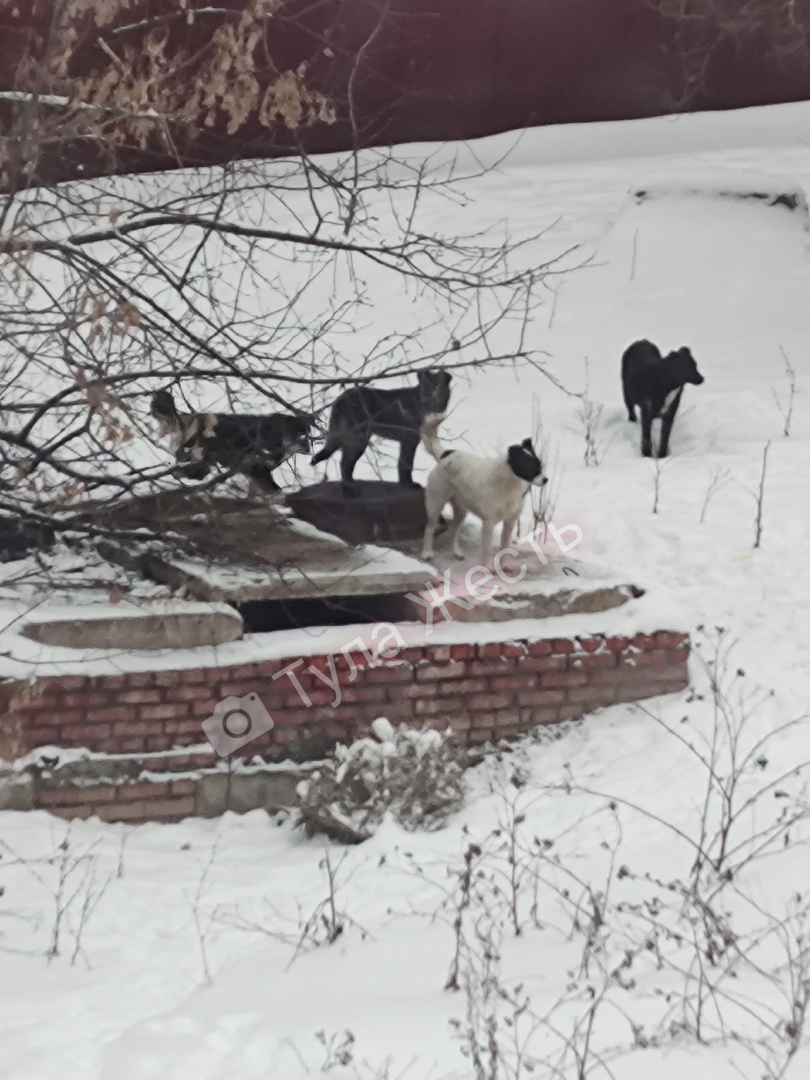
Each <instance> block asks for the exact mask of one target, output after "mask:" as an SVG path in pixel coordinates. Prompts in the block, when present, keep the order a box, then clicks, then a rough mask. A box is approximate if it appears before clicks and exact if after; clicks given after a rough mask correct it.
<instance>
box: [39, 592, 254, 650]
mask: <svg viewBox="0 0 810 1080" xmlns="http://www.w3.org/2000/svg"><path fill="white" fill-rule="evenodd" d="M21 633H22V634H23V635H24V636H25V637H28V638H31V640H32V641H38V642H40V643H41V644H43V645H57V646H65V647H67V648H72V649H99V648H105V649H145V650H154V649H192V648H197V647H199V646H202V645H224V644H225V643H226V642H228V641H238V640H239V639H240V638H241V637H242V633H243V624H242V618H241V616H240V615H239V614H238V612H236V611H234V609H233V608H232V607H230V606H228V605H227V604H199V603H197V604H194V603H185V602H183V601H178V600H168V601H165V600H164V601H151V602H149V603H142V604H131V603H127V602H126V601H122V602H120V603H117V604H111V603H107V604H63V605H53V606H51V605H45V606H43V607H39V608H37V609H36V611H33V612H31V613H30V614H29V615H27V616H25V619H24V622H23V625H22V629H21Z"/></svg>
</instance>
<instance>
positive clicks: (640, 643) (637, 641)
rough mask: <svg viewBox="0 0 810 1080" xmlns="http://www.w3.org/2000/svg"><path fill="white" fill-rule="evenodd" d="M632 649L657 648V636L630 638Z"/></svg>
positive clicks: (647, 635)
mask: <svg viewBox="0 0 810 1080" xmlns="http://www.w3.org/2000/svg"><path fill="white" fill-rule="evenodd" d="M630 647H631V648H633V649H653V648H655V634H634V635H633V637H631V638H630Z"/></svg>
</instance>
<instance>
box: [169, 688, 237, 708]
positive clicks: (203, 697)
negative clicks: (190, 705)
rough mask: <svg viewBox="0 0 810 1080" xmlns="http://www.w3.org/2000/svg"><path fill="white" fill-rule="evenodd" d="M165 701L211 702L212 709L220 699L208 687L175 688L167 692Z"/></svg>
mask: <svg viewBox="0 0 810 1080" xmlns="http://www.w3.org/2000/svg"><path fill="white" fill-rule="evenodd" d="M223 696H224V695H223ZM165 699H166V701H210V702H211V707H212V708H213V706H214V705H215V704H216V702H217V701H219V698H215V697H214V696H213V695H212V693H211V690H210V689H209V688H208V687H207V686H175V687H172V688H171V689H170V690H166V691H165Z"/></svg>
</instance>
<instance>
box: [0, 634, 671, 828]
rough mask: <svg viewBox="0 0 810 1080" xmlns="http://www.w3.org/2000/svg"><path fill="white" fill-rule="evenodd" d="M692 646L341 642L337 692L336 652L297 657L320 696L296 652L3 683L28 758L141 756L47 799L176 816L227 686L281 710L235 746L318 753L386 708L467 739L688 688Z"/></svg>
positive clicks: (16, 752) (505, 734) (4, 738)
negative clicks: (375, 656) (124, 781)
mask: <svg viewBox="0 0 810 1080" xmlns="http://www.w3.org/2000/svg"><path fill="white" fill-rule="evenodd" d="M688 653H689V641H688V636H687V635H684V634H677V633H670V632H666V631H661V632H658V633H656V634H650V635H643V634H639V635H636V636H635V637H632V638H628V637H605V636H601V635H596V636H591V637H582V638H571V639H549V640H544V641H536V642H493V643H488V644H479V645H474V644H469V645H449V646H448V645H443V646H431V645H427V646H424V647H422V648H408V649H405V650H403V651H401V652H400V653H398V654H397V655H396V656H395V657H394V658H393V659H391V660H387V661H385V660H380V661H378V666H370V665H369V662H368V657H364V656H363V655H356V656H352V658H351V660H350V659H347V657H345V656H343V655H339V656H335V657H333V659H332V662H333V663H334V669H333V670H334V671H335V672H336V675H337V680H338V683H337V685H338V686H339V695H338V691H337V689H336V688H335V687H333V686H330V685H327V684H326V682H324V679H322V678H318V676H317V675H316V674H315V671H316V670H319V671H321V672H324V673H325V674H327V675H328V673H329V671H330V661H329V658H328V657H323V656H322V657H310V658H307V659H305V660H303V661H301V662H300V663H299V665H298V666H297V667H296V669H295V674H296V677H297V679H298V682H299V684H300V686H301V688H302V690H303V693H304V694H305V695H306V697H307V698H308V699H309V701H310V702H311V705H310V706H309V707H307V705H306V704H305V703H304V701H303V700H302V697H301V695H300V694H299V692H298V690H297V689H296V687H295V686H294V685H293V683H292V682H291V680H290V678H289V677H288V676H283V675H282V676H280V673H282V672H283V671H284V669H285V668H288V667H289V665H290V663H291V661H289V660H279V661H270V662H265V663H257V664H245V665H241V666H238V667H222V668H199V669H189V670H182V671H168V672H167V671H163V672H144V673H138V674H130V675H120V676H114V677H108V676H104V677H80V676H67V677H62V678H48V679H42V680H40V681H39V682H38V683H36V684H34V685H33V686H29V685H27V684H21V683H16V684H15V683H6V684H3V691H4V695H3V697H4V700H5V702H6V711H5V714H4V716H3V717H2V720H0V757H3V758H6V759H8V758H12V759H13V758H15V757H16V758H19V757H22V756H23V755H25V754H26V753H28V752H29V751H31V750H35V749H36V748H37V747H43V746H49V745H50V746H58V747H66V748H68V747H70V748H85V749H88V750H91V751H95V752H97V753H101V754H104V755H129V756H131V757H132V759H133V761H134V762H136V763H137V766H138V768H137V769H136V770H135V771H134V772H132V774H131V776H130V781H131V782H130V783H129V784H128V785H126V786H124V787H121V786H120V785H118V786H117V787H112V788H111V787H110V786H109V785H104V784H101V785H99V786H98V787H96V788H92V787H83V788H80V789H74V790H70V791H68V790H64V789H62V790H60V791H54V792H47V791H43V792H41V793H40V795H39V797H38V800H37V801H38V805H41V806H46V807H48V808H53V809H54V810H60V809H63V810H64V811H65V812H67V813H69V814H71V816H76V814H80V815H81V816H88V815H89V814H90V813H93V812H99V813H101V816H103V817H106V818H107V819H108V820H135V819H139V818H140V819H144V818H161V819H164V820H165V819H171V818H177V817H183V816H187V815H188V814H189V813H191V812H193V811H192V807H193V784H194V781H193V780H189V779H187V778H185V779H180V780H176V779H172V776H171V774H177V773H183V772H186V773H187V772H188V770H190V769H197V768H205V767H210V766H213V765H215V764H216V763H217V761H218V760H219V759H218V758H217V756H216V755H215V754H214V752H213V751H211V750H208V749H207V748H206V749H200V744H203V743H205V734H204V732H203V730H202V728H201V723H202V721H203V720H204V719H206V718H207V717H208V716H210V715H211V713H212V711H213V709H214V706H215V705H216V703H217V702H218V701H220V700H221V699H222V698H224V697H228V696H236V697H241V696H243V695H245V694H249V693H256V694H258V695H259V697H260V699H261V700H262V702H263V704H264V705H265V707H266V708H267V709H268V710H269V712H270V713H271V715H272V717H273V721H274V727H273V729H272V730H271V731H270V732H268V733H267V734H265V735H262V736H260V737H259V738H258V739H256V740H254V741H253V742H251V743H249V744H247V745H246V746H244V747H243V748H242V749H240V750H238V751H237V752H236V754H235V755H233V756H234V757H242V758H248V759H250V758H255V757H257V756H258V757H261V758H262V759H264V760H265V761H268V762H271V761H281V760H285V759H286V760H294V761H306V760H313V759H317V758H318V757H320V756H322V755H323V754H324V753H325V752H326V751H327V750H328V749H329V748H330V747H331V746H333V745H334V744H335V742H344V743H345V742H350V741H352V740H354V739H357V738H359V737H361V736H363V735H366V734H368V732H369V730H370V725H371V723H372V721H373V720H375V719H377V718H378V717H380V716H385V717H387V718H388V719H389V720H391V721H392V722H394V723H407V724H411V725H422V724H427V725H429V726H433V727H440V728H442V729H446V728H447V727H450V728H451V729H452V730H453V731H454V732H455V733H456V736H457V738H458V739H459V740H460V741H461V742H462V743H463V744H464V745H467V746H473V745H476V744H480V743H484V742H487V741H490V740H494V739H500V738H511V737H514V736H516V735H518V734H520V733H522V732H526V731H528V730H530V729H531V728H533V727H535V726H537V725H540V724H553V723H557V722H560V721H562V720H568V719H574V718H576V717H580V716H582V715H584V714H585V713H587V712H590V711H592V710H593V709H595V708H597V707H599V706H603V705H611V704H614V703H617V702H628V701H635V700H638V699H642V698H647V697H653V696H656V695H658V694H665V693H670V692H674V691H678V690H681V689H683V688H684V687H685V686H686V685H687V683H688V675H687V660H688ZM274 675H275V676H280V677H277V678H276V679H273V676H274ZM184 748H188V750H189V752H188V753H184V752H183V749H184ZM191 748H196V749H194V750H192V749H191ZM141 768H142V769H143V770H144V771H147V772H149V773H150V774H152V773H155V772H164V773H165V774H166V779H165V782H162V783H160V784H157V783H152V784H151V785H150V786H149V787H148V789H147V787H144V786H143V784H142V783H139V776H138V770H140V769H141ZM189 785H191V786H189Z"/></svg>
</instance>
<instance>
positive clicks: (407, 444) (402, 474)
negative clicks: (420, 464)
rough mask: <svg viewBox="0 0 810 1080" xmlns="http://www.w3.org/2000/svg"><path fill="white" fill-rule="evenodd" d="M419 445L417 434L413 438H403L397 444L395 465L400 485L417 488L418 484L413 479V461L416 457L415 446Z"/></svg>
mask: <svg viewBox="0 0 810 1080" xmlns="http://www.w3.org/2000/svg"><path fill="white" fill-rule="evenodd" d="M418 445H419V436H418V435H417V437H416V438H415V439H411V438H408V439H403V440H402V442H400V444H399V463H398V465H397V473H398V476H399V482H400V484H401V485H402V487H408V488H418V487H419V484H416V483H414V479H413V462H414V458H415V457H416V448H417V446H418Z"/></svg>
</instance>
